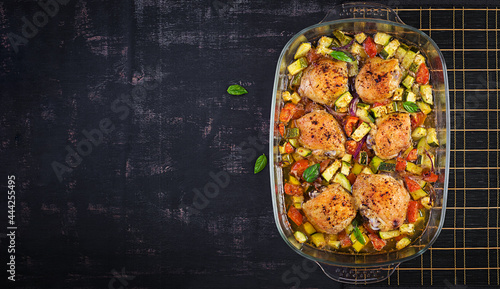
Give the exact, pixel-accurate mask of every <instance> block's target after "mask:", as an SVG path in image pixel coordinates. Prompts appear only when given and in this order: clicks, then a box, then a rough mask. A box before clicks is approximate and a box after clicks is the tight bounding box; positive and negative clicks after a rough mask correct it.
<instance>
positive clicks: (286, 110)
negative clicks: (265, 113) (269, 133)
mask: <svg viewBox="0 0 500 289" xmlns="http://www.w3.org/2000/svg"><path fill="white" fill-rule="evenodd" d="M295 109H296V106H295V104H293V103H291V102H289V103H287V104H285V106H284V107H283V108H282V109H281V112H280V121H281V122H285V123H287V122H289V121H290V120H291V119H292V117H293V115H294V114H295Z"/></svg>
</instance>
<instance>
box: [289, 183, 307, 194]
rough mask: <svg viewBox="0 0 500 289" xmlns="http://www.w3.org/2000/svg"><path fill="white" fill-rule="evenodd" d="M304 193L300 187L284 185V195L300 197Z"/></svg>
mask: <svg viewBox="0 0 500 289" xmlns="http://www.w3.org/2000/svg"><path fill="white" fill-rule="evenodd" d="M303 193H304V190H303V189H302V187H301V186H300V185H293V184H289V183H286V184H285V194H287V195H290V196H301V195H302V194H303Z"/></svg>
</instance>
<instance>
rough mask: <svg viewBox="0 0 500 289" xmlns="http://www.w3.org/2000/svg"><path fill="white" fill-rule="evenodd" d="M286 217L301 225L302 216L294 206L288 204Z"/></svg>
mask: <svg viewBox="0 0 500 289" xmlns="http://www.w3.org/2000/svg"><path fill="white" fill-rule="evenodd" d="M288 218H290V220H292V221H293V222H294V223H295V224H297V226H300V225H302V222H303V220H304V216H302V214H301V213H300V212H299V210H297V209H296V208H295V207H294V206H290V208H289V209H288Z"/></svg>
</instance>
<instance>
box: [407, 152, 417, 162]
mask: <svg viewBox="0 0 500 289" xmlns="http://www.w3.org/2000/svg"><path fill="white" fill-rule="evenodd" d="M417 156H418V152H417V149H412V150H411V151H410V153H409V154H408V156H407V157H406V160H407V161H416V160H417Z"/></svg>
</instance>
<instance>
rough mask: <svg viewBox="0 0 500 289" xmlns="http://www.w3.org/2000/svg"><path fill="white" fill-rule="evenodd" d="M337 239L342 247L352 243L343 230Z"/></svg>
mask: <svg viewBox="0 0 500 289" xmlns="http://www.w3.org/2000/svg"><path fill="white" fill-rule="evenodd" d="M339 240H340V246H341V247H342V248H347V247H349V246H351V245H352V242H351V238H350V237H349V235H347V233H346V232H345V230H343V231H342V232H340V233H339Z"/></svg>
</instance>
